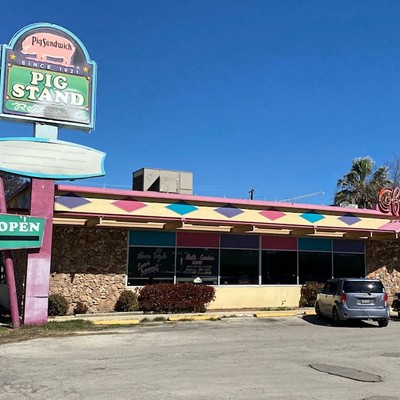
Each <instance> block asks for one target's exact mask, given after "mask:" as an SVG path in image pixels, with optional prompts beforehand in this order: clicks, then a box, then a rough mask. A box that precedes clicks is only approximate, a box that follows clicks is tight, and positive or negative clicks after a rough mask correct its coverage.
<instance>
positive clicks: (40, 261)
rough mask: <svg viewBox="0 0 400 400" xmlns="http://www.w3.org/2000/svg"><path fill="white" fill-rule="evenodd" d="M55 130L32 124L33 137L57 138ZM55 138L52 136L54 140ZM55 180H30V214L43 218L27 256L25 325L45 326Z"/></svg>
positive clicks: (47, 126)
mask: <svg viewBox="0 0 400 400" xmlns="http://www.w3.org/2000/svg"><path fill="white" fill-rule="evenodd" d="M57 133H58V128H57V127H55V126H52V125H43V124H35V137H47V138H52V139H57ZM54 136H55V137H54ZM54 193H55V189H54V180H52V179H37V178H33V179H32V186H31V209H30V215H31V216H37V217H44V218H46V224H45V228H44V232H43V243H42V246H41V248H40V249H36V250H31V251H30V252H29V254H28V262H27V269H26V284H25V302H24V324H25V325H43V324H46V323H47V316H48V301H49V300H48V299H49V287H50V267H51V247H52V235H53V212H54Z"/></svg>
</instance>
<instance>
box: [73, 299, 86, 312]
mask: <svg viewBox="0 0 400 400" xmlns="http://www.w3.org/2000/svg"><path fill="white" fill-rule="evenodd" d="M88 311H89V308H88V306H87V305H86V304H85V303H83V302H82V301H78V302H77V303H76V305H75V307H74V314H86V313H87V312H88Z"/></svg>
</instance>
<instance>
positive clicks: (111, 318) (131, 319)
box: [49, 308, 315, 326]
mask: <svg viewBox="0 0 400 400" xmlns="http://www.w3.org/2000/svg"><path fill="white" fill-rule="evenodd" d="M305 315H315V312H314V310H313V309H312V308H307V309H305V308H304V309H295V310H274V311H259V310H227V311H216V312H212V311H210V312H206V313H204V314H189V313H186V314H172V315H171V314H143V313H139V312H132V313H104V314H77V315H71V316H65V317H52V318H49V322H50V321H73V320H77V319H83V320H85V321H92V322H93V324H95V325H108V326H110V325H138V324H141V323H148V322H184V321H210V320H220V319H224V318H282V317H300V316H305Z"/></svg>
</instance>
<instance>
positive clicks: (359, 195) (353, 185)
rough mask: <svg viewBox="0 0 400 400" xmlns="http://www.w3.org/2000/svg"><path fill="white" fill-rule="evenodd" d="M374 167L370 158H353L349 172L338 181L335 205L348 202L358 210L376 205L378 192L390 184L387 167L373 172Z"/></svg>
mask: <svg viewBox="0 0 400 400" xmlns="http://www.w3.org/2000/svg"><path fill="white" fill-rule="evenodd" d="M374 166H375V162H374V160H372V158H370V157H360V158H355V159H354V160H353V164H352V166H351V169H350V171H349V172H348V173H347V174H345V175H344V177H343V178H342V179H339V180H338V183H337V188H338V191H337V192H336V194H335V200H334V202H335V204H336V205H339V204H340V203H342V202H348V203H352V204H357V205H358V207H359V208H372V207H373V206H374V205H375V204H377V203H378V195H379V191H380V190H381V189H382V188H384V187H386V186H390V185H391V184H392V182H391V180H390V179H389V178H388V167H380V168H378V169H376V170H375V171H374Z"/></svg>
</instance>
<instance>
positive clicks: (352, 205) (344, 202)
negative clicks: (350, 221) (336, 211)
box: [340, 201, 358, 208]
mask: <svg viewBox="0 0 400 400" xmlns="http://www.w3.org/2000/svg"><path fill="white" fill-rule="evenodd" d="M340 207H345V208H358V204H354V203H349V202H348V201H343V202H342V203H340Z"/></svg>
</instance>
